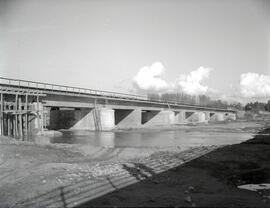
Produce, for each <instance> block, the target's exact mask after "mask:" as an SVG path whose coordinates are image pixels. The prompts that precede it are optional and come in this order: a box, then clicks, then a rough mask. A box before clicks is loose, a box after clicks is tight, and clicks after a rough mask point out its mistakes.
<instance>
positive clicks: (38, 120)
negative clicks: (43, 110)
mask: <svg viewBox="0 0 270 208" xmlns="http://www.w3.org/2000/svg"><path fill="white" fill-rule="evenodd" d="M37 122H38V130H39V131H40V130H41V129H40V119H39V96H37Z"/></svg>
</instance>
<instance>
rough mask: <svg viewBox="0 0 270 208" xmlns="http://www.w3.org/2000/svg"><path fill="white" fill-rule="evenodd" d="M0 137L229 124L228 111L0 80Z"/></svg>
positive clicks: (232, 116) (233, 115)
mask: <svg viewBox="0 0 270 208" xmlns="http://www.w3.org/2000/svg"><path fill="white" fill-rule="evenodd" d="M0 94H1V108H0V113H1V125H0V127H1V128H0V130H1V134H2V135H9V136H14V137H23V136H25V135H26V136H27V135H28V134H32V133H34V132H36V131H41V132H42V131H43V130H44V129H45V128H46V129H53V130H57V129H84V130H113V129H115V128H121V129H128V128H139V127H143V126H154V125H172V124H184V123H189V122H208V121H211V120H212V121H223V120H226V119H231V120H235V119H236V112H235V111H234V110H229V109H220V108H211V107H207V106H199V105H189V104H183V103H173V102H169V101H165V100H155V99H149V98H147V97H146V96H140V95H131V94H124V93H115V92H108V91H98V90H92V89H86V88H79V87H71V86H64V85H57V84H48V83H42V82H33V81H27V80H19V79H9V78H4V77H0Z"/></svg>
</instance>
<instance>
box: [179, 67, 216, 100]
mask: <svg viewBox="0 0 270 208" xmlns="http://www.w3.org/2000/svg"><path fill="white" fill-rule="evenodd" d="M211 70H212V69H210V68H205V67H199V68H198V69H196V70H194V71H192V72H190V73H189V74H188V75H180V77H179V79H178V80H177V86H179V87H180V88H181V89H182V91H183V92H185V93H187V94H191V95H199V94H205V93H206V92H207V90H208V86H206V85H203V84H202V81H203V80H205V79H207V78H209V75H210V71H211Z"/></svg>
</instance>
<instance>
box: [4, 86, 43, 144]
mask: <svg viewBox="0 0 270 208" xmlns="http://www.w3.org/2000/svg"><path fill="white" fill-rule="evenodd" d="M41 96H45V95H44V94H42V93H41V92H39V91H32V90H31V91H30V90H18V88H14V89H12V88H8V90H7V89H5V88H2V87H1V88H0V98H1V101H0V132H1V135H5V136H12V137H15V138H19V139H21V140H27V138H28V134H29V132H30V127H31V125H30V124H31V122H33V121H34V120H35V119H36V118H37V120H36V121H37V122H38V127H39V130H41V129H42V127H41V119H40V118H42V117H43V116H42V115H41V114H42V113H43V112H42V111H41V110H40V109H39V105H40V97H41ZM33 103H37V104H36V105H37V107H36V108H35V107H34V105H33Z"/></svg>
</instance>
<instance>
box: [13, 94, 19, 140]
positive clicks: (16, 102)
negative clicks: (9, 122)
mask: <svg viewBox="0 0 270 208" xmlns="http://www.w3.org/2000/svg"><path fill="white" fill-rule="evenodd" d="M14 107H15V108H14V109H15V137H17V136H18V116H17V114H18V112H17V111H18V94H16V96H15V106H14Z"/></svg>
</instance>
